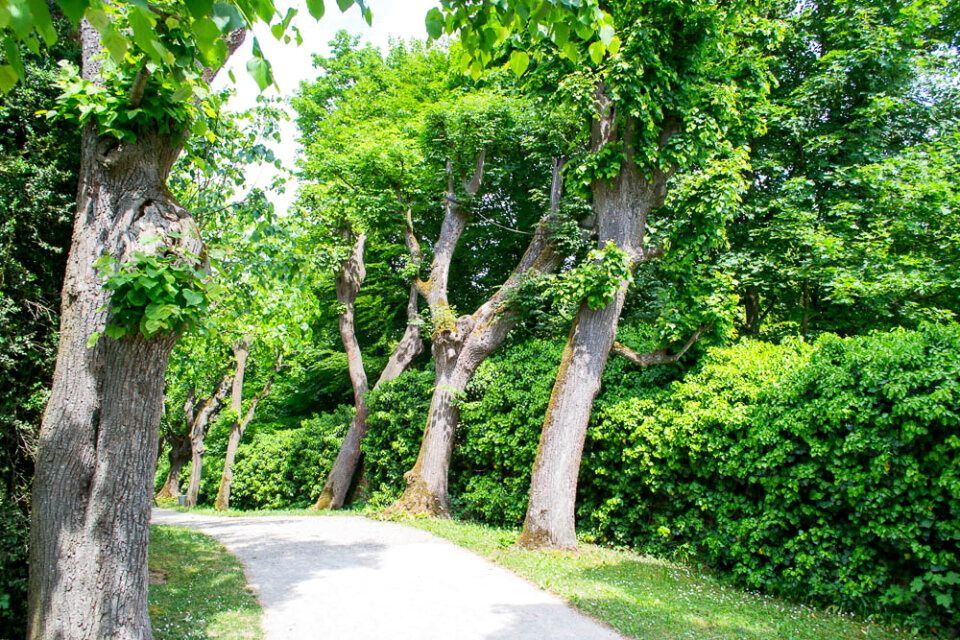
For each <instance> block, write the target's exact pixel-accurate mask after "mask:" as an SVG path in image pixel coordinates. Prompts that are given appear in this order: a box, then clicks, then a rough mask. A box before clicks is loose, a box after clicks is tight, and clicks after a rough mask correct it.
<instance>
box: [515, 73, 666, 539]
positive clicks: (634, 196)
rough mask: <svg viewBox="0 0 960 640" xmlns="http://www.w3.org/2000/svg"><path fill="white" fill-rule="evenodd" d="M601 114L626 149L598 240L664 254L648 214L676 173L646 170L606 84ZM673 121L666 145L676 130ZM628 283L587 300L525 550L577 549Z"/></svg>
mask: <svg viewBox="0 0 960 640" xmlns="http://www.w3.org/2000/svg"><path fill="white" fill-rule="evenodd" d="M597 107H598V109H597V114H598V115H597V118H596V120H595V121H594V123H593V132H592V139H593V147H594V149H595V150H599V149H600V148H602V147H604V146H606V145H618V146H622V148H623V150H624V151H625V152H626V153H625V157H624V159H623V160H622V161H621V165H620V173H619V174H618V176H617V177H616V178H615V179H614V180H613V181H612V183H608V182H607V181H605V180H598V181H596V182H594V183H593V185H592V191H593V211H594V215H595V216H596V224H597V234H598V244H599V246H600V247H604V246H605V245H606V244H607V243H608V242H612V243H613V244H614V245H616V246H617V247H618V248H620V249H622V250H624V251H625V252H626V253H627V255H628V256H630V258H631V260H632V261H633V264H634V265H636V264H640V263H642V262H645V261H647V260H650V259H651V258H653V257H655V256H657V255H658V254H659V253H660V251H659V249H657V248H651V247H645V246H644V236H645V235H646V226H647V216H648V215H649V213H650V212H651V211H652V210H654V209H656V208H659V207H661V206H663V200H664V197H665V195H666V185H667V178H668V177H669V176H668V173H666V172H663V171H660V170H654V171H653V172H652V175H650V176H644V175H643V174H641V172H640V170H639V168H638V167H637V164H636V163H635V162H634V159H633V153H634V149H633V146H632V138H633V135H632V130H631V127H630V124H629V120H628V126H627V127H626V128H625V131H623V132H622V134H621V132H620V131H618V127H617V117H616V113H615V111H614V108H613V105H612V103H611V101H610V99H609V98H608V96H607V95H606V93H605V91H604V88H603V86H602V85H601V86H600V87H598V91H597ZM675 132H676V131H675V127H674V125H669V126H665V127H664V129H663V132H662V134H661V143H662V144H663V143H665V142H666V141H667V140H668V139H669V137H670V136H671V135H673V134H674V133H675ZM627 288H628V284H627V283H626V282H624V283H623V284H622V285H621V287H620V289H619V290H618V291H617V293H616V294H615V295H614V297H613V299H612V300H610V301H609V302H608V303H607V304H606V305H605V306H604V307H602V308H600V309H591V308H590V307H589V306H588V305H587V304H586V301H583V302H581V304H580V308H579V310H578V312H577V315H576V317H575V318H574V322H573V327H572V328H571V330H570V335H569V337H568V339H567V346H566V348H565V349H564V353H563V358H562V360H561V363H560V370H559V372H558V373H557V381H556V384H555V385H554V387H553V393H552V394H551V396H550V403H549V405H548V406H547V413H546V417H545V418H544V423H543V431H542V432H541V434H540V445H539V448H538V449H537V457H536V461H535V463H534V466H533V474H532V477H531V484H530V500H529V502H528V505H527V514H526V518H525V519H524V525H523V533H522V534H521V536H520V538H519V540H518V542H517V544H519V545H520V546H525V547H537V548H544V547H545V548H558V549H575V548H576V546H577V536H576V530H575V528H574V504H575V501H576V490H577V475H578V473H579V470H580V458H581V456H582V454H583V442H584V438H585V437H586V432H587V424H588V422H589V420H590V412H591V410H592V408H593V400H594V398H595V397H596V394H597V391H598V390H599V388H600V379H601V377H602V375H603V370H604V367H605V366H606V363H607V357H608V356H609V353H610V348H611V347H612V346H613V341H614V339H615V337H616V335H617V325H618V323H619V320H620V311H621V310H622V308H623V302H624V299H625V298H626V294H627Z"/></svg>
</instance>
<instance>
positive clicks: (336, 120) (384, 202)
mask: <svg viewBox="0 0 960 640" xmlns="http://www.w3.org/2000/svg"><path fill="white" fill-rule="evenodd" d="M331 45H332V48H333V56H331V58H329V59H325V58H320V57H317V58H316V59H315V65H316V66H317V67H318V68H320V69H322V70H323V72H324V73H323V75H322V76H320V77H319V78H317V80H316V81H315V82H313V83H310V84H309V85H304V86H303V87H301V92H300V95H299V96H298V97H297V98H296V99H295V101H294V105H295V106H296V107H297V110H298V112H299V114H300V117H299V119H298V121H299V123H300V126H301V129H302V130H303V132H304V142H305V146H306V147H307V148H306V154H305V156H304V158H303V159H302V160H301V167H302V176H303V177H304V179H305V180H307V181H309V182H308V183H307V184H306V185H305V186H304V188H303V189H302V192H301V206H302V208H303V209H304V211H305V213H306V214H307V215H308V216H309V217H310V222H311V225H312V226H313V233H314V235H315V237H316V238H317V242H316V243H315V245H314V246H316V247H317V248H318V249H319V250H320V255H319V258H320V260H318V267H319V268H320V269H321V270H322V269H331V268H332V270H334V271H335V272H336V273H337V275H336V278H335V291H336V297H337V303H338V306H339V313H338V316H339V318H338V328H339V332H340V336H341V340H342V342H343V346H344V349H345V351H346V355H347V366H348V370H349V373H350V380H351V384H352V387H353V395H354V406H355V408H356V411H355V413H354V418H353V421H352V423H351V425H350V429H349V430H348V431H347V434H346V435H345V437H344V440H343V443H342V445H341V448H340V451H339V452H338V454H337V458H336V460H335V461H334V464H333V467H332V468H331V469H330V471H329V474H328V476H327V481H326V483H325V485H324V488H323V491H322V492H321V494H320V497H319V498H318V500H317V503H316V506H317V508H320V509H326V508H333V509H337V508H340V507H342V506H343V504H344V502H345V501H346V499H347V497H348V495H347V494H348V491H349V488H350V486H351V484H352V482H353V480H354V477H355V474H356V470H357V467H358V463H359V460H360V455H361V443H362V440H363V438H364V436H365V435H366V431H367V422H366V418H367V414H368V411H369V409H368V407H367V403H366V400H365V398H364V396H365V394H366V392H367V390H368V388H369V383H368V381H367V374H366V371H365V369H364V365H363V356H362V352H361V348H360V343H359V340H358V337H357V326H356V303H357V297H358V295H359V293H360V289H361V286H362V285H363V282H364V280H365V278H366V266H365V253H366V248H367V243H368V239H370V240H371V241H373V242H376V243H377V245H378V246H377V251H378V253H382V252H384V251H386V252H390V253H392V252H394V251H395V249H394V247H395V245H396V239H397V237H398V236H399V237H401V238H402V242H403V244H404V245H405V248H406V261H407V263H409V264H417V263H419V261H420V259H421V255H420V247H419V243H418V242H417V239H416V236H415V234H414V232H413V219H412V211H411V210H412V207H413V202H412V200H413V198H414V193H415V191H416V190H417V188H418V180H419V179H420V176H419V175H418V171H419V170H420V165H422V157H421V156H420V154H419V153H418V151H417V140H416V135H417V131H416V129H415V128H413V127H410V126H409V123H410V121H411V120H412V119H413V118H415V117H416V114H417V113H418V112H420V111H423V110H424V108H425V105H428V104H430V103H432V102H434V101H435V100H436V99H438V98H439V97H440V91H439V85H440V84H441V82H442V80H443V79H445V78H446V77H447V75H448V74H447V66H446V53H445V52H444V51H442V50H440V49H439V48H434V49H429V48H425V47H423V46H422V45H420V44H419V43H415V42H412V43H410V44H409V45H407V44H405V43H394V44H393V46H392V48H391V51H390V52H389V54H388V55H387V56H386V57H385V58H384V57H383V56H382V55H381V54H380V52H379V50H377V49H375V48H372V47H365V48H363V49H358V48H357V39H356V38H350V37H349V36H347V35H346V33H344V32H341V33H339V34H338V35H337V38H336V39H335V40H334V41H333V42H332V43H331ZM411 77H416V78H417V80H418V82H417V83H413V82H410V81H409V80H408V78H411ZM407 270H408V271H409V269H407ZM408 279H409V278H408ZM417 296H418V294H417V291H416V288H415V286H413V285H410V290H409V295H408V299H407V301H406V316H405V326H404V328H403V335H402V336H401V338H400V340H399V341H397V342H396V345H395V346H394V348H393V350H392V353H391V355H390V358H389V360H388V362H387V364H386V366H385V367H384V369H383V371H382V372H381V374H380V376H379V378H378V380H377V382H376V384H375V385H374V388H376V387H377V386H379V385H380V384H382V383H383V382H386V381H389V380H392V379H394V378H396V377H397V376H398V375H400V374H401V373H402V372H403V371H404V370H405V369H406V367H407V366H408V365H409V364H410V363H411V362H412V361H413V359H414V358H416V356H417V355H419V354H420V353H421V352H422V351H423V341H422V339H421V337H420V318H419V312H418V304H417ZM397 298H399V296H397ZM398 301H399V300H398Z"/></svg>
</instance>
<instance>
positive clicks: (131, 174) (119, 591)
mask: <svg viewBox="0 0 960 640" xmlns="http://www.w3.org/2000/svg"><path fill="white" fill-rule="evenodd" d="M81 37H82V43H83V61H84V62H83V74H84V77H85V78H87V79H90V80H93V81H98V80H99V73H100V69H99V65H100V63H99V58H98V57H97V56H99V54H100V52H101V48H100V42H99V37H98V35H97V33H96V31H94V30H93V29H92V28H91V27H90V26H89V25H87V24H86V23H84V24H83V25H82V27H81ZM178 138H179V136H178V135H176V134H173V135H168V134H162V133H160V132H159V131H156V130H145V131H141V132H139V133H138V137H137V141H136V142H135V143H122V142H119V141H117V140H115V139H113V138H108V137H101V136H99V135H98V132H97V130H96V129H95V126H94V125H92V124H88V125H87V126H85V127H84V131H83V136H82V143H81V144H82V148H81V170H80V186H79V192H78V197H77V217H76V222H75V225H74V232H73V240H72V245H71V248H70V255H69V258H68V261H67V271H66V277H65V280H64V286H63V296H62V308H61V313H62V315H61V323H60V342H59V347H58V354H57V365H56V371H55V373H54V380H53V390H52V393H51V396H50V401H49V403H48V405H47V409H46V412H45V414H44V419H43V424H42V427H41V433H40V449H39V453H38V458H37V471H36V477H35V480H34V486H33V513H32V518H31V533H30V592H29V601H28V607H29V619H28V623H27V624H28V629H27V635H28V638H31V639H41V638H44V639H46V638H50V639H53V638H91V639H92V638H150V637H151V631H150V620H149V617H148V615H147V582H148V581H147V543H148V538H149V521H150V504H151V497H152V493H153V481H152V478H153V474H154V472H155V470H156V458H157V446H158V438H159V432H158V428H157V427H158V425H159V422H160V414H161V411H162V407H163V387H164V375H165V372H166V368H167V361H168V359H169V356H170V351H171V349H172V348H173V345H174V342H175V341H176V336H174V335H170V334H167V335H159V336H155V337H154V338H152V339H150V340H146V339H144V338H143V336H141V335H139V334H136V335H128V336H125V337H124V338H122V339H120V340H113V339H110V338H101V339H100V340H99V341H98V342H97V343H96V345H95V346H94V347H92V348H89V347H88V346H87V341H88V339H89V338H90V337H91V335H93V334H94V333H95V332H102V331H103V330H104V327H105V326H106V324H107V322H108V319H109V318H108V315H109V314H108V313H107V312H105V311H102V309H103V308H104V307H105V306H108V305H109V301H110V296H109V292H108V291H106V290H105V289H104V288H103V285H102V281H101V275H100V274H99V273H98V272H97V270H96V269H95V268H94V266H93V265H94V263H96V262H97V260H98V259H100V258H101V257H103V256H105V255H112V256H114V257H116V258H118V259H119V260H120V262H121V263H123V262H124V261H127V260H129V259H130V258H132V257H133V255H134V253H135V252H136V251H143V252H146V253H152V252H156V251H158V250H160V249H161V248H163V247H171V246H179V247H181V248H183V249H185V250H188V251H190V252H191V253H194V254H200V253H201V251H202V245H201V242H200V237H199V229H198V228H197V225H196V223H195V222H194V220H193V218H192V217H191V215H190V213H189V212H188V211H186V210H184V209H183V207H181V206H180V205H179V204H178V203H177V202H176V201H175V200H174V199H173V197H172V195H171V194H170V192H169V190H168V189H167V187H166V179H167V176H168V174H169V171H170V168H171V166H172V164H173V162H174V160H175V159H176V157H177V155H178V154H179V152H180V142H179V139H178ZM148 236H154V237H156V236H160V238H161V239H162V240H161V242H147V241H146V240H148Z"/></svg>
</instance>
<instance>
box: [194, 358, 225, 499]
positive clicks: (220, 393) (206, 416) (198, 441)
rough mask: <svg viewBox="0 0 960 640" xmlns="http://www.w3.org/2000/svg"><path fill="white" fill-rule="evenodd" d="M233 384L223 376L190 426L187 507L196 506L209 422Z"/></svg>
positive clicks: (221, 405) (202, 404)
mask: <svg viewBox="0 0 960 640" xmlns="http://www.w3.org/2000/svg"><path fill="white" fill-rule="evenodd" d="M232 384H233V376H232V375H230V374H229V373H228V374H225V375H224V376H223V379H222V380H221V381H220V384H219V385H217V388H216V389H215V390H214V392H213V394H212V395H211V396H210V397H209V398H207V399H206V400H205V401H204V402H202V403H200V410H199V411H197V415H196V417H194V419H193V423H192V424H191V426H190V484H189V486H188V487H187V506H188V507H195V506H197V498H199V496H200V480H201V478H202V476H203V454H204V452H205V451H206V446H205V445H204V441H205V440H206V438H207V430H208V429H209V427H210V422H211V421H212V420H213V419H214V417H216V415H217V413H219V412H220V409H221V408H222V407H223V399H224V398H226V397H227V392H228V391H230V387H231V385H232Z"/></svg>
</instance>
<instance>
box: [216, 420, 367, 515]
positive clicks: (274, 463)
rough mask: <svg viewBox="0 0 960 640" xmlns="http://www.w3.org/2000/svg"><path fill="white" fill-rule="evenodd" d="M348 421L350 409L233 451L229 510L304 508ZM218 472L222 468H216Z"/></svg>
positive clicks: (262, 433)
mask: <svg viewBox="0 0 960 640" xmlns="http://www.w3.org/2000/svg"><path fill="white" fill-rule="evenodd" d="M352 419H353V408H352V407H344V406H341V407H338V408H337V410H336V411H334V412H332V413H325V414H323V415H321V416H318V417H314V418H311V419H309V420H304V421H303V425H302V426H301V427H300V428H299V429H285V430H280V431H270V430H266V429H262V428H261V429H260V430H259V431H258V432H257V433H256V434H254V435H253V437H251V438H250V439H249V440H247V441H246V442H244V443H241V445H240V448H239V449H238V450H237V461H236V466H234V471H233V485H232V488H231V492H230V506H231V507H233V508H235V509H280V508H306V507H310V506H312V505H313V503H314V502H316V499H317V498H318V497H319V496H320V492H321V491H322V490H323V483H324V482H325V481H326V479H327V472H328V471H329V470H330V468H331V467H332V466H333V461H334V459H335V458H336V457H337V452H338V451H339V450H340V443H341V442H342V441H343V436H344V435H345V434H346V432H347V429H348V428H349V427H350V421H351V420H352ZM220 466H221V468H222V466H223V464H222V462H221V464H220Z"/></svg>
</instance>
